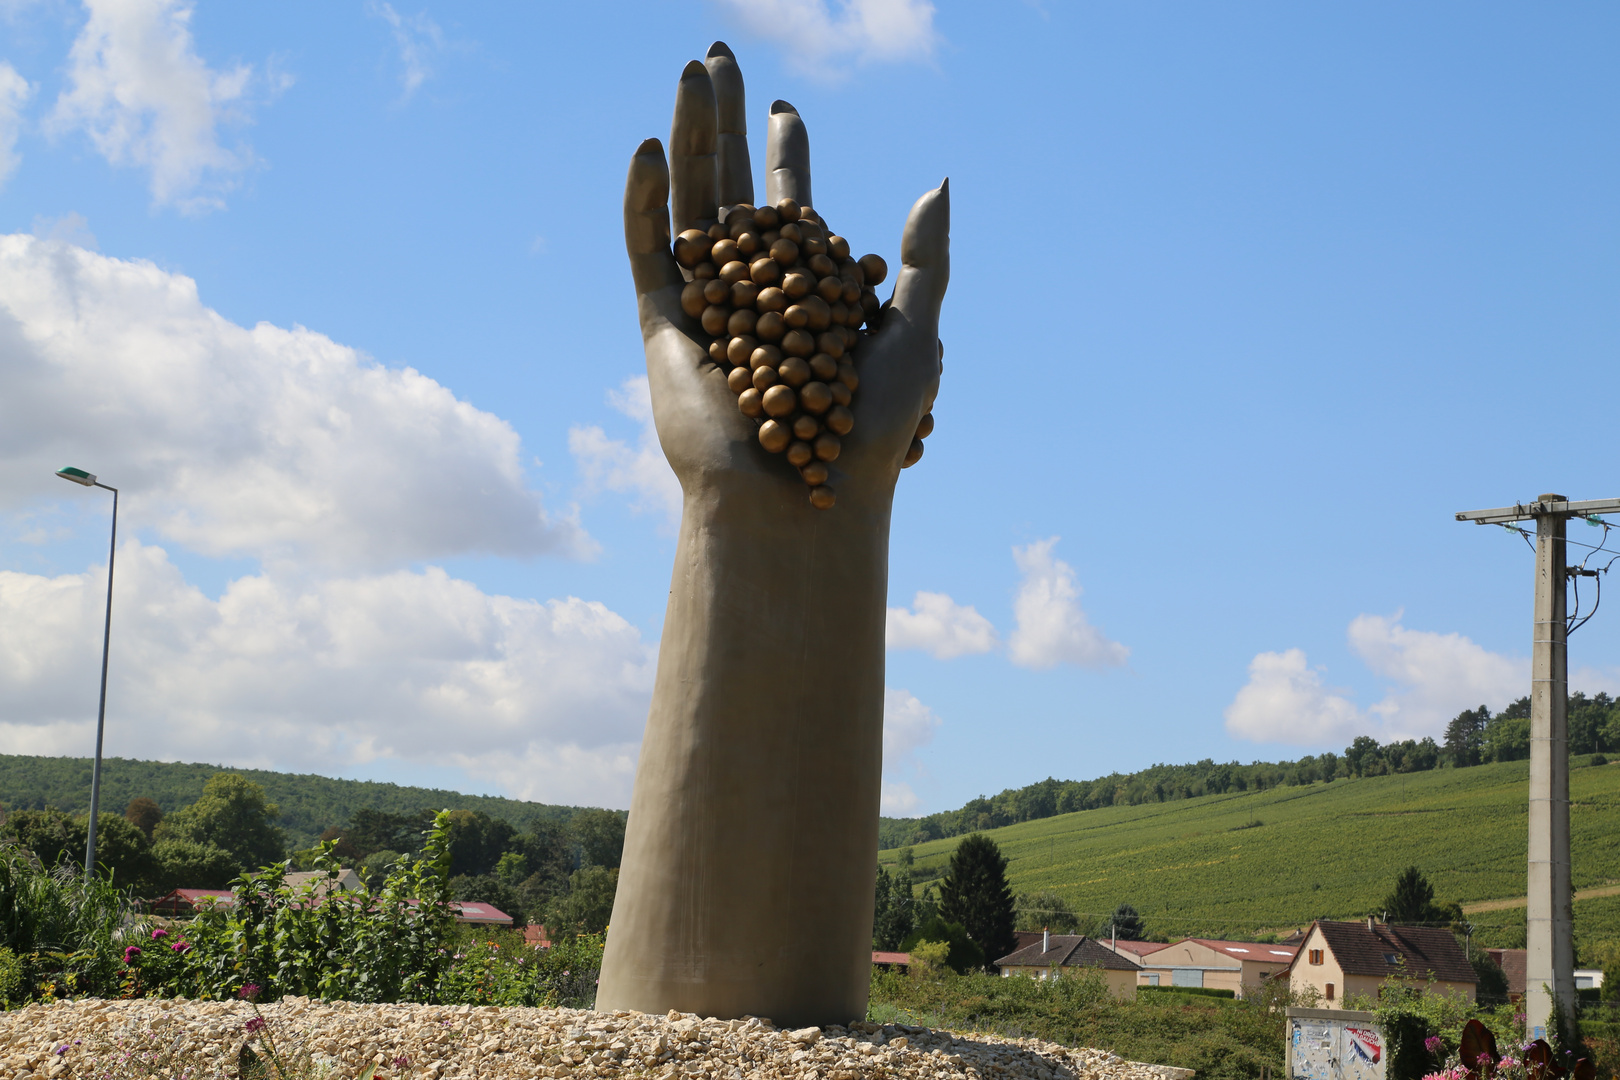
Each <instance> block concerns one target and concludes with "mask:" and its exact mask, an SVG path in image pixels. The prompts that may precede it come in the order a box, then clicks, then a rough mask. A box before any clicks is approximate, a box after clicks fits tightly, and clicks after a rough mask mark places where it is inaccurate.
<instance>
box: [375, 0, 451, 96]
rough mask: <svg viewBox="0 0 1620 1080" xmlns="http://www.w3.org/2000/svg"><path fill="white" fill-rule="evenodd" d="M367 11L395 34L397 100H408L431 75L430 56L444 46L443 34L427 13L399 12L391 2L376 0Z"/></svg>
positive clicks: (431, 63)
mask: <svg viewBox="0 0 1620 1080" xmlns="http://www.w3.org/2000/svg"><path fill="white" fill-rule="evenodd" d="M366 12H367V13H368V14H370V15H373V16H375V17H377V18H379V19H381V20H383V21H384V22H386V23H387V24H388V26H389V28H390V29H391V30H392V31H393V33H394V47H395V48H396V49H398V50H399V64H400V72H399V84H400V88H401V94H400V100H401V101H409V100H410V98H411V95H412V94H415V93H416V91H417V89H418V88H419V87H420V86H421V85H422V84H423V83H424V82H426V81H427V80H428V79H429V78H431V77H432V75H433V57H434V56H435V55H436V54H437V53H438V52H439V51H440V50H442V49H443V48H444V33H443V31H441V30H440V29H439V25H438V24H437V23H435V22H434V21H433V20H432V19H430V18H428V17H427V13H426V12H420V13H418V14H416V15H401V14H400V13H399V12H397V11H395V10H394V6H393V5H392V4H386V3H378V2H377V0H371V2H370V3H368V4H367V5H366Z"/></svg>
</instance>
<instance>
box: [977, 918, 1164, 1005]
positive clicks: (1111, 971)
mask: <svg viewBox="0 0 1620 1080" xmlns="http://www.w3.org/2000/svg"><path fill="white" fill-rule="evenodd" d="M996 967H998V968H1000V969H1001V975H1002V978H1009V977H1011V976H1013V975H1026V976H1028V977H1030V978H1033V979H1055V978H1058V977H1060V976H1062V975H1065V974H1066V975H1070V976H1074V975H1079V974H1081V973H1082V972H1083V971H1084V969H1086V968H1100V969H1101V970H1102V973H1103V981H1104V982H1105V983H1107V985H1108V992H1109V993H1110V994H1113V995H1114V996H1115V997H1119V998H1133V997H1135V996H1136V974H1137V972H1138V971H1140V970H1141V968H1140V967H1138V966H1137V963H1136V961H1134V960H1132V959H1130V958H1129V957H1127V956H1121V955H1120V954H1119V953H1117V952H1114V951H1113V950H1112V949H1109V948H1107V947H1106V946H1104V945H1103V944H1102V943H1101V942H1098V941H1096V940H1095V939H1093V938H1089V937H1086V936H1085V935H1084V934H1046V933H1043V934H1042V935H1041V940H1040V941H1035V942H1031V943H1030V944H1028V945H1025V946H1024V947H1023V948H1021V949H1015V950H1014V951H1012V952H1010V953H1008V954H1007V955H1006V956H1003V957H1002V958H1001V959H1000V960H997V961H996Z"/></svg>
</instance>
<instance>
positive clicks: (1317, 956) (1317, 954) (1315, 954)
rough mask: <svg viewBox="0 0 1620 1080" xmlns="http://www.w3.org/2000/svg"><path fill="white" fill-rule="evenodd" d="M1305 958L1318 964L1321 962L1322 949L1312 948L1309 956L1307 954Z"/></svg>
mask: <svg viewBox="0 0 1620 1080" xmlns="http://www.w3.org/2000/svg"><path fill="white" fill-rule="evenodd" d="M1306 959H1308V960H1309V961H1310V962H1311V963H1313V964H1320V963H1321V962H1322V950H1321V949H1312V950H1311V953H1310V956H1308V957H1307V958H1306Z"/></svg>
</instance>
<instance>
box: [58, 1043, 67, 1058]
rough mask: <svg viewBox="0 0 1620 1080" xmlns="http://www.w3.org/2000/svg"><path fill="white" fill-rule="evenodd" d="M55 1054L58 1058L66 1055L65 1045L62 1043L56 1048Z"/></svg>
mask: <svg viewBox="0 0 1620 1080" xmlns="http://www.w3.org/2000/svg"><path fill="white" fill-rule="evenodd" d="M56 1053H57V1055H58V1056H60V1055H62V1054H65V1053H67V1043H63V1044H62V1045H61V1046H58V1047H57V1048H56Z"/></svg>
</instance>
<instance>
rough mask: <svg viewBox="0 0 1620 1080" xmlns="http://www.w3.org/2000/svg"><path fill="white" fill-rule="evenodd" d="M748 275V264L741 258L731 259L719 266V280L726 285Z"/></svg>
mask: <svg viewBox="0 0 1620 1080" xmlns="http://www.w3.org/2000/svg"><path fill="white" fill-rule="evenodd" d="M747 276H748V264H747V263H745V262H743V261H742V260H741V259H733V260H732V261H731V262H728V263H726V264H725V265H724V266H722V267H721V268H720V280H721V281H723V282H725V283H726V284H727V285H730V284H732V283H733V282H737V281H741V280H743V278H746V277H747Z"/></svg>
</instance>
